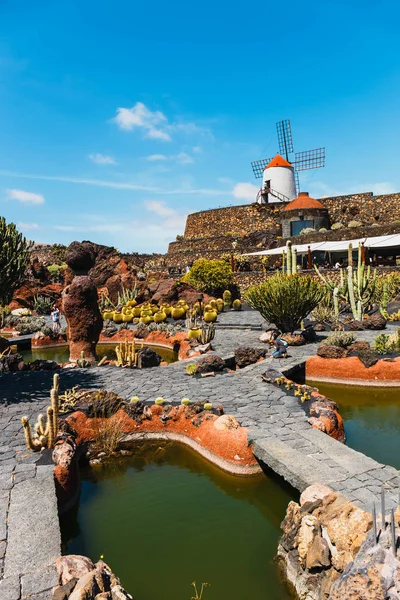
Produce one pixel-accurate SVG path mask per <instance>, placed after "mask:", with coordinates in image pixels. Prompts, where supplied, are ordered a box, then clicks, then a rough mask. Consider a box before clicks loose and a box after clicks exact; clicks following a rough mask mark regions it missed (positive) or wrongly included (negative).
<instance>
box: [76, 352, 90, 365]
mask: <svg viewBox="0 0 400 600" xmlns="http://www.w3.org/2000/svg"><path fill="white" fill-rule="evenodd" d="M76 364H77V366H78V367H79V368H80V369H85V368H86V367H90V362H89V361H88V360H86V358H85V353H84V351H83V350H82V352H81V357H80V358H78V360H77V361H76Z"/></svg>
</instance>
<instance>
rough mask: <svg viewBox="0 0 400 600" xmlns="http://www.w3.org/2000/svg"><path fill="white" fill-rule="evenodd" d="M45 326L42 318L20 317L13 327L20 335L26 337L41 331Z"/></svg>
mask: <svg viewBox="0 0 400 600" xmlns="http://www.w3.org/2000/svg"><path fill="white" fill-rule="evenodd" d="M45 325H46V323H45V320H44V319H43V317H20V318H19V319H18V321H17V322H16V324H15V325H14V326H15V328H16V329H17V330H18V331H19V332H20V334H21V335H28V334H30V333H36V331H42V329H43V327H45Z"/></svg>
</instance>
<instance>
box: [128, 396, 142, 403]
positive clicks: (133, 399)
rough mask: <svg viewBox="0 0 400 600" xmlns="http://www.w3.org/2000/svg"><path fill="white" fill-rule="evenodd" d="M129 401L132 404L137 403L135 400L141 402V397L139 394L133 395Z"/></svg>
mask: <svg viewBox="0 0 400 600" xmlns="http://www.w3.org/2000/svg"><path fill="white" fill-rule="evenodd" d="M129 402H130V403H131V404H135V402H140V398H139V397H138V396H132V398H131V399H130V400H129Z"/></svg>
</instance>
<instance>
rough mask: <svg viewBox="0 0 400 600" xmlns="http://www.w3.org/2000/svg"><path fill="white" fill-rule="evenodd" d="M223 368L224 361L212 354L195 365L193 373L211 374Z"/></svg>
mask: <svg viewBox="0 0 400 600" xmlns="http://www.w3.org/2000/svg"><path fill="white" fill-rule="evenodd" d="M224 368H225V361H224V360H223V359H222V358H221V357H220V356H218V355H217V354H213V355H211V356H205V357H204V358H202V359H201V360H200V361H199V362H198V363H197V367H196V371H195V373H213V372H215V371H222V370H223V369H224Z"/></svg>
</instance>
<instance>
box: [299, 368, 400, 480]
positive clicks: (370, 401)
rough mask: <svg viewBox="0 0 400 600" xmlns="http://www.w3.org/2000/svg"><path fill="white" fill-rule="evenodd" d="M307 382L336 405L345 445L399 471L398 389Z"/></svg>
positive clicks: (399, 411)
mask: <svg viewBox="0 0 400 600" xmlns="http://www.w3.org/2000/svg"><path fill="white" fill-rule="evenodd" d="M307 383H308V384H309V385H313V386H316V387H317V388H318V389H319V391H320V392H321V394H324V395H325V396H327V397H328V398H332V400H335V401H336V402H337V403H338V405H339V412H340V414H341V415H342V417H343V421H344V429H345V432H346V437H347V442H346V443H347V445H348V446H350V447H351V448H354V449H355V450H359V451H360V452H363V454H366V455H367V456H370V457H371V458H374V459H375V460H377V461H378V462H381V463H384V464H387V465H392V466H393V467H396V468H397V469H400V453H399V449H400V388H385V387H380V388H377V387H367V386H365V387H358V386H353V385H343V384H333V383H332V384H331V383H321V382H313V381H309V380H307Z"/></svg>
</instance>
